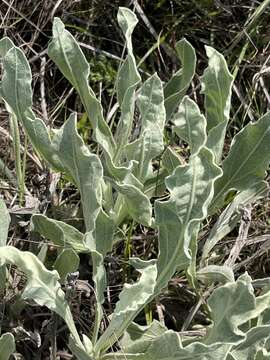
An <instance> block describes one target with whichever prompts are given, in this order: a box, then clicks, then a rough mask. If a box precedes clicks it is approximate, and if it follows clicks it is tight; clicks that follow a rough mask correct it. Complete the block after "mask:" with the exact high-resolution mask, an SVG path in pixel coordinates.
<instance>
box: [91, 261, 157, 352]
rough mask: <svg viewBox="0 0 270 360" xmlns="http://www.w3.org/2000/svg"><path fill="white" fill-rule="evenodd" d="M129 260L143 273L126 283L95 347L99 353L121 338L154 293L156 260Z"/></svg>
mask: <svg viewBox="0 0 270 360" xmlns="http://www.w3.org/2000/svg"><path fill="white" fill-rule="evenodd" d="M129 262H130V264H131V265H132V266H134V267H135V268H136V270H137V271H139V272H140V273H141V276H140V278H139V280H138V281H137V282H136V283H134V284H132V285H131V284H125V285H124V288H123V290H122V291H121V293H120V295H119V301H118V302H117V304H116V307H115V310H114V313H113V315H112V319H111V321H110V324H109V326H108V328H107V329H106V330H105V332H104V333H103V334H102V335H101V337H100V338H99V340H98V342H97V344H96V347H95V349H94V350H95V352H96V353H97V354H98V353H99V352H100V351H102V352H103V351H105V350H107V349H108V348H109V347H111V346H112V345H113V344H114V343H115V342H116V341H117V340H118V339H119V338H120V336H121V335H122V334H123V332H124V331H125V330H126V329H127V327H128V326H129V324H130V323H131V322H132V321H133V320H134V318H135V317H136V315H137V314H138V313H139V312H140V311H141V310H142V309H143V308H144V306H145V304H146V303H147V301H148V300H149V299H150V298H151V296H152V295H153V292H154V288H155V282H156V276H157V267H156V262H155V261H154V260H151V261H142V260H140V259H138V258H132V259H130V260H129Z"/></svg>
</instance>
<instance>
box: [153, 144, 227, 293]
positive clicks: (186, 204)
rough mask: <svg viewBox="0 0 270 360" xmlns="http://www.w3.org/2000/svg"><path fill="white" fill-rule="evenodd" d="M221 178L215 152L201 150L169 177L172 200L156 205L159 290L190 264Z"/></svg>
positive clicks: (167, 183) (167, 180)
mask: <svg viewBox="0 0 270 360" xmlns="http://www.w3.org/2000/svg"><path fill="white" fill-rule="evenodd" d="M220 175H221V170H220V168H219V167H217V166H216V165H215V163H214V158H213V154H212V152H211V151H209V150H208V149H206V148H202V149H201V151H200V152H199V154H198V155H197V156H192V157H191V158H190V162H189V164H188V165H184V166H179V167H177V168H176V169H175V171H174V172H173V174H172V175H171V176H169V177H167V179H166V186H167V188H168V190H169V191H170V193H171V196H170V199H169V200H167V201H156V202H155V214H156V225H157V226H158V230H159V251H160V254H159V258H158V264H157V265H158V280H157V289H156V291H160V290H161V289H162V288H163V287H165V286H166V285H167V282H168V281H169V279H170V278H171V277H172V275H173V274H174V272H175V271H176V269H177V268H181V269H185V268H186V267H187V266H188V265H189V263H190V261H191V256H190V250H189V246H190V241H191V238H192V237H193V236H195V234H194V232H195V231H198V224H200V222H201V221H202V220H203V219H204V218H205V217H206V216H207V208H208V205H209V203H210V201H211V199H212V196H213V191H214V182H215V180H216V179H217V178H218V177H219V176H220Z"/></svg>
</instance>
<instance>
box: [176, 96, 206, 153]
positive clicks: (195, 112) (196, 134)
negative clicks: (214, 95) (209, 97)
mask: <svg viewBox="0 0 270 360" xmlns="http://www.w3.org/2000/svg"><path fill="white" fill-rule="evenodd" d="M173 123H174V127H173V131H174V132H175V133H176V134H177V136H179V138H181V139H182V140H184V141H186V142H187V143H188V144H189V146H190V152H191V154H196V153H197V152H198V151H199V150H200V148H201V147H202V146H203V145H205V142H206V138H207V135H206V119H205V117H204V116H203V115H202V114H201V112H200V109H199V107H198V105H197V104H196V103H195V102H194V101H193V100H191V99H190V98H189V97H188V96H185V97H184V98H183V100H182V102H181V104H180V106H179V109H178V112H177V113H176V115H175V116H174V118H173Z"/></svg>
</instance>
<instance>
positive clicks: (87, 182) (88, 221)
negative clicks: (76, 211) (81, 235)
mask: <svg viewBox="0 0 270 360" xmlns="http://www.w3.org/2000/svg"><path fill="white" fill-rule="evenodd" d="M59 157H60V160H61V163H62V164H63V166H64V168H65V169H67V171H68V172H69V173H71V174H72V175H73V178H74V180H75V183H76V185H77V187H78V189H79V190H80V194H81V201H82V207H83V214H84V221H85V226H86V231H94V229H95V221H96V219H97V216H98V213H99V211H100V208H101V179H102V175H103V168H102V165H101V162H100V160H99V158H98V156H97V155H95V154H91V153H90V151H89V150H88V148H87V146H86V145H85V144H84V142H83V140H82V138H81V137H80V136H79V134H78V132H77V129H76V116H75V114H72V115H71V116H70V117H69V119H68V120H67V121H66V123H65V124H64V125H63V128H62V136H61V138H60V140H59Z"/></svg>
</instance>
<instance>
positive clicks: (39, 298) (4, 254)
mask: <svg viewBox="0 0 270 360" xmlns="http://www.w3.org/2000/svg"><path fill="white" fill-rule="evenodd" d="M6 264H12V265H15V266H17V267H18V268H19V269H20V270H21V271H23V272H24V273H25V275H26V276H27V282H26V285H25V288H24V290H23V294H22V298H23V299H32V300H34V301H35V302H36V303H37V304H39V305H40V306H47V308H49V309H50V310H52V311H54V312H56V313H57V314H58V315H60V316H61V317H62V318H63V319H64V320H65V322H66V324H67V326H68V328H69V330H70V332H71V334H72V336H73V337H74V339H75V341H76V342H77V344H78V346H82V347H83V345H82V344H81V341H80V337H79V334H78V332H77V330H76V327H75V325H74V322H73V318H72V314H71V311H70V308H69V306H68V303H67V301H66V300H65V293H64V292H63V290H62V289H61V285H60V283H59V282H58V280H59V275H58V274H57V272H56V271H55V270H53V271H49V270H47V269H46V268H45V266H44V265H43V264H42V263H41V262H40V261H39V260H38V258H37V257H36V256H35V255H34V254H32V253H30V252H28V251H20V250H18V249H16V248H15V247H13V246H4V247H2V249H1V253H0V266H2V265H6Z"/></svg>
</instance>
